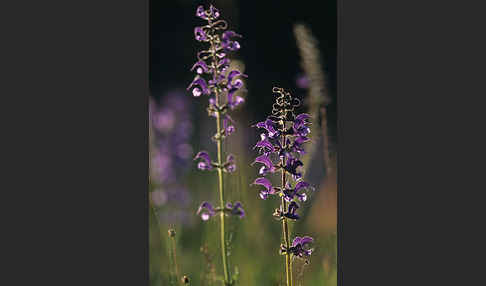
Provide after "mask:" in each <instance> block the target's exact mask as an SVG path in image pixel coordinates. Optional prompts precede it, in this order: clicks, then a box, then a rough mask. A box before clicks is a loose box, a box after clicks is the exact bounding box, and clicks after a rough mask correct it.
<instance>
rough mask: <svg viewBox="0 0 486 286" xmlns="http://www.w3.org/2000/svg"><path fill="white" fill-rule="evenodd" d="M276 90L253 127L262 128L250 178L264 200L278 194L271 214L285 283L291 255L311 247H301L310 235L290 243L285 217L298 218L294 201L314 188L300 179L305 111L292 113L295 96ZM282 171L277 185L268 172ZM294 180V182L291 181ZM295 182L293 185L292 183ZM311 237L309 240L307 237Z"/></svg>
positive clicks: (300, 254)
mask: <svg viewBox="0 0 486 286" xmlns="http://www.w3.org/2000/svg"><path fill="white" fill-rule="evenodd" d="M273 92H274V93H276V94H277V98H276V100H275V103H274V104H273V108H272V114H271V115H270V116H268V117H267V118H266V119H265V120H264V121H261V122H258V123H256V124H255V125H253V127H256V128H258V129H259V130H261V131H263V133H261V134H260V141H258V142H257V143H256V145H255V147H254V149H258V152H259V153H260V155H259V156H257V157H256V158H255V161H254V162H253V163H252V165H255V164H258V166H259V168H260V169H259V170H258V175H260V176H262V177H258V178H256V179H255V181H254V182H253V184H254V185H259V186H261V187H263V189H261V188H260V191H259V196H260V198H261V199H263V200H266V199H267V198H268V197H270V196H271V195H278V196H279V197H280V198H281V203H280V206H279V207H278V208H277V209H275V212H274V213H273V216H274V217H275V218H277V219H278V220H279V221H282V222H283V223H282V232H283V237H284V242H285V244H284V245H282V246H281V250H283V251H282V253H283V254H285V255H286V267H285V269H286V273H287V285H292V281H291V280H292V275H291V274H290V273H291V271H292V270H291V269H290V267H291V264H290V257H291V256H292V255H293V256H294V257H303V256H309V255H310V254H311V252H312V251H311V250H308V249H306V248H304V246H305V245H307V244H308V243H310V241H312V239H311V238H310V237H304V238H300V237H296V238H295V239H294V242H293V243H292V246H291V245H290V233H289V229H288V226H287V225H288V222H287V221H296V220H298V219H300V216H299V215H298V214H297V209H299V208H300V207H301V206H299V204H298V203H297V201H300V202H306V201H307V199H308V194H307V191H308V190H313V188H312V187H311V186H310V184H309V183H307V182H305V181H303V180H302V171H301V168H302V167H303V163H302V161H301V160H300V156H301V155H302V154H305V150H304V144H305V143H306V142H308V141H309V138H308V135H309V134H310V129H309V124H310V122H309V118H310V116H309V115H308V114H305V113H303V114H298V115H295V114H294V109H295V108H296V107H298V106H299V105H300V101H299V100H298V99H297V98H293V97H292V96H291V94H290V93H288V92H285V91H284V90H283V89H282V88H276V87H275V88H273ZM278 171H280V172H281V177H280V179H281V184H280V187H274V186H273V185H272V183H271V181H270V179H269V178H267V177H268V176H269V175H271V174H273V173H276V172H278ZM291 180H293V182H292V181H291ZM292 185H294V187H292ZM309 239H310V240H309Z"/></svg>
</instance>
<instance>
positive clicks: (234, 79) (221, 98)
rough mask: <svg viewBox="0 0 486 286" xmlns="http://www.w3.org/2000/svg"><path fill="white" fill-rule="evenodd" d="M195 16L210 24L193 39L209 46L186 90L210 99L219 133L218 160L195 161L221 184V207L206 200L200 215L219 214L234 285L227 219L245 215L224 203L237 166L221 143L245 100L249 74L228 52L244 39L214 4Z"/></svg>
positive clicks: (227, 280)
mask: <svg viewBox="0 0 486 286" xmlns="http://www.w3.org/2000/svg"><path fill="white" fill-rule="evenodd" d="M196 16H197V17H199V18H201V19H203V20H206V21H207V24H206V25H204V26H200V27H195V28H194V36H195V38H196V40H197V41H199V42H203V43H206V44H208V45H209V47H208V48H207V49H205V50H202V51H200V52H198V53H197V62H196V63H195V64H194V65H193V67H192V68H191V71H195V72H196V76H195V78H194V80H193V81H192V82H191V84H190V85H189V87H188V88H187V89H188V90H191V91H192V95H193V96H194V97H200V96H201V95H207V96H208V97H209V105H208V108H207V111H208V115H209V116H211V117H214V118H215V120H216V134H214V136H212V140H213V141H214V142H216V149H217V159H216V161H213V160H212V159H211V156H210V154H209V152H208V151H200V152H199V153H197V155H196V157H195V158H194V160H197V161H198V164H197V167H198V169H200V170H205V171H216V172H217V176H218V185H219V204H218V206H216V207H215V206H213V204H211V203H209V202H207V201H205V202H203V203H202V204H201V205H200V207H199V209H198V210H197V214H198V215H201V218H202V219H203V220H205V221H206V220H209V219H210V218H211V217H213V216H215V215H219V218H220V233H221V256H222V260H223V272H224V281H223V282H224V285H232V284H233V278H232V277H231V275H230V270H229V263H228V253H227V249H226V233H225V216H227V215H235V216H237V217H239V218H243V217H244V215H245V212H244V210H243V207H242V205H241V203H240V202H234V203H230V202H225V193H224V189H223V186H224V184H223V180H224V176H223V173H232V172H234V171H235V170H236V163H235V156H234V155H232V154H228V155H227V156H226V158H225V160H223V158H224V154H223V150H222V141H223V140H225V139H226V138H227V137H228V136H229V135H231V134H232V133H233V132H234V131H235V127H234V126H233V123H234V121H233V119H232V118H231V117H230V115H229V111H231V110H233V109H235V108H236V107H237V106H239V105H240V104H242V103H243V102H244V99H243V98H242V97H240V96H238V95H236V94H235V93H236V91H238V90H239V89H241V88H242V87H243V81H242V80H241V78H240V77H246V75H245V74H242V73H241V72H240V71H238V70H230V69H229V66H230V59H229V58H228V53H230V52H233V51H237V50H239V49H240V44H239V42H238V41H236V40H235V38H241V35H239V34H237V33H235V32H234V31H230V30H226V29H227V27H228V24H227V22H226V21H224V20H222V19H220V12H219V10H218V9H216V8H215V7H214V6H212V5H211V6H210V7H209V9H207V10H205V9H204V7H203V6H199V7H197V10H196Z"/></svg>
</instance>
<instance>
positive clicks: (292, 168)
mask: <svg viewBox="0 0 486 286" xmlns="http://www.w3.org/2000/svg"><path fill="white" fill-rule="evenodd" d="M303 165H304V164H303V163H302V161H300V160H298V159H295V158H289V159H288V160H287V162H286V163H285V166H284V169H285V170H286V171H287V172H289V173H290V174H292V177H293V178H294V180H297V179H300V178H301V177H302V173H300V172H298V171H297V169H298V168H299V167H301V166H303Z"/></svg>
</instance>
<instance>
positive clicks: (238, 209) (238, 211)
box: [226, 202, 245, 218]
mask: <svg viewBox="0 0 486 286" xmlns="http://www.w3.org/2000/svg"><path fill="white" fill-rule="evenodd" d="M226 209H227V210H228V211H229V212H230V214H232V215H237V216H238V217H239V218H243V217H245V211H244V210H243V206H242V205H241V203H240V202H235V204H234V205H232V204H231V203H227V204H226Z"/></svg>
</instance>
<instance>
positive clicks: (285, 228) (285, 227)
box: [280, 121, 292, 286]
mask: <svg viewBox="0 0 486 286" xmlns="http://www.w3.org/2000/svg"><path fill="white" fill-rule="evenodd" d="M283 129H284V130H285V121H284V127H283ZM285 137H286V136H285V135H284V136H282V148H285ZM280 162H281V163H282V190H283V189H284V188H285V185H286V182H285V181H286V176H285V169H284V168H283V167H284V166H285V156H284V157H283V158H282V159H281V160H280ZM282 210H283V211H284V212H287V202H286V201H285V199H284V197H283V196H282ZM282 232H283V237H284V242H285V247H286V248H287V249H289V248H290V233H289V226H288V222H287V218H286V217H283V220H282ZM290 259H291V257H290V253H289V252H288V251H287V252H286V253H285V273H286V276H287V286H292V265H291V260H290Z"/></svg>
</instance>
